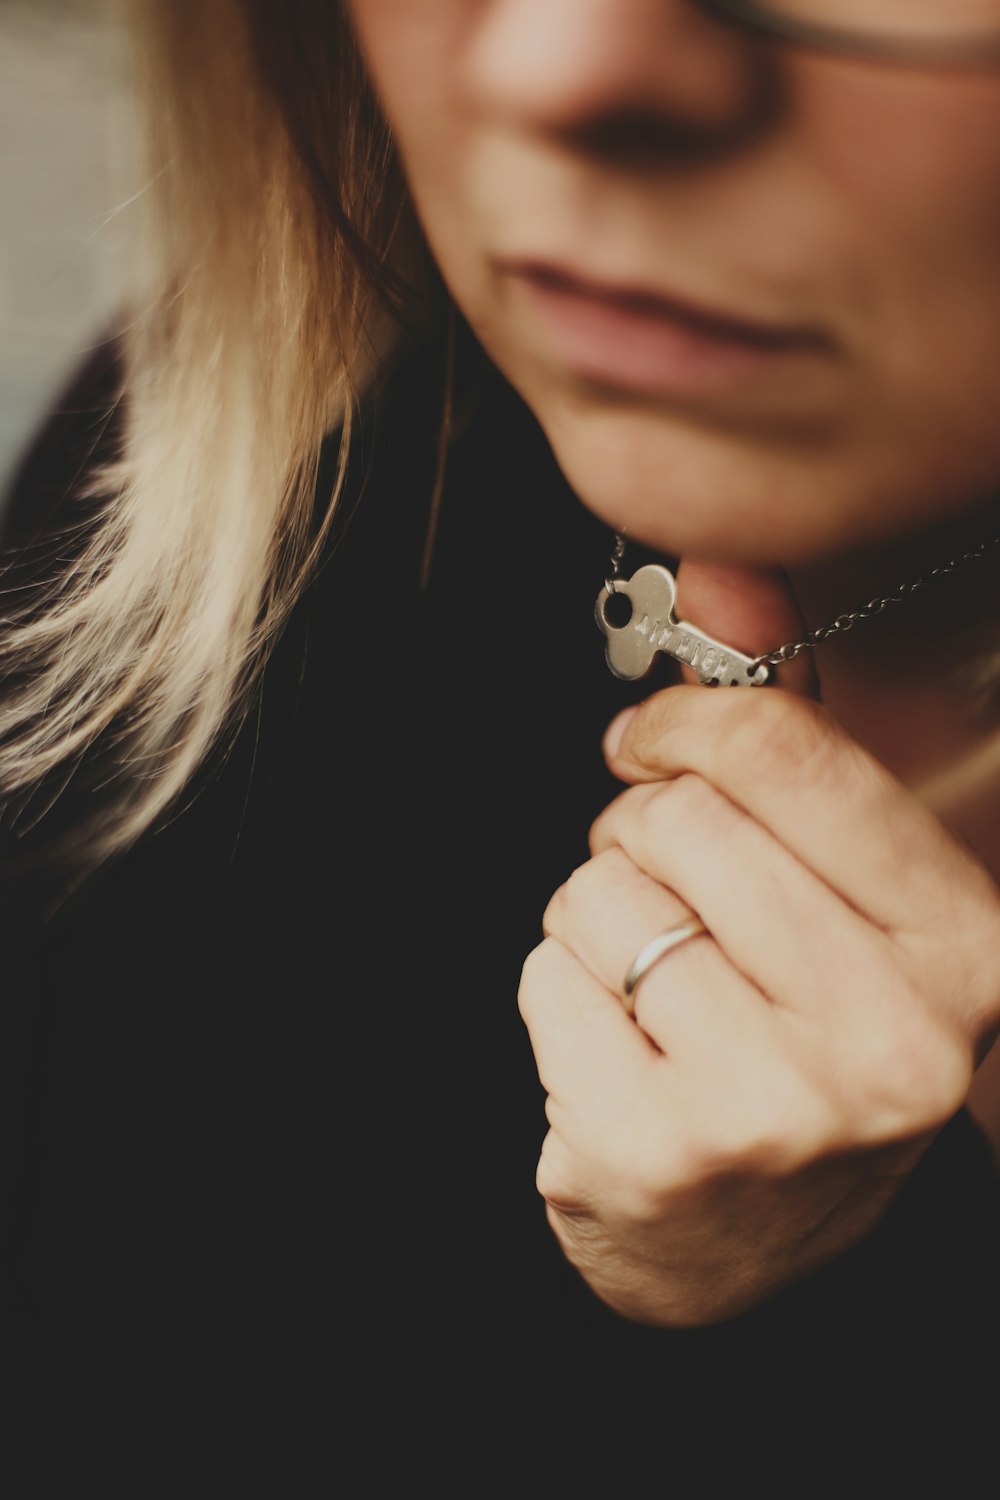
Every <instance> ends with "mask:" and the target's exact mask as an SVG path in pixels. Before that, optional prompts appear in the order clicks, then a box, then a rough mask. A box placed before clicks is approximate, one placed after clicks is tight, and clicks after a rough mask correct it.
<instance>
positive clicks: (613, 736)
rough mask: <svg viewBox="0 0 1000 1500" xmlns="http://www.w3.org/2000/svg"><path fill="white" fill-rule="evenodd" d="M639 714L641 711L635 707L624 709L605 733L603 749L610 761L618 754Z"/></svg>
mask: <svg viewBox="0 0 1000 1500" xmlns="http://www.w3.org/2000/svg"><path fill="white" fill-rule="evenodd" d="M638 712H639V710H638V708H637V707H636V706H635V705H633V706H632V707H631V708H623V709H622V711H621V713H620V714H616V715H615V717H614V718H613V719H612V720H611V723H610V724H609V725H608V727H607V729H606V730H605V731H604V741H603V746H602V748H603V750H604V754H605V756H606V758H607V759H608V760H612V759H613V758H614V757H615V756H616V755H617V754H618V751H619V748H620V746H621V742H622V740H623V739H624V738H625V731H626V729H627V728H628V726H629V724H630V723H631V722H632V720H633V719H634V718H635V716H636V714H637V713H638Z"/></svg>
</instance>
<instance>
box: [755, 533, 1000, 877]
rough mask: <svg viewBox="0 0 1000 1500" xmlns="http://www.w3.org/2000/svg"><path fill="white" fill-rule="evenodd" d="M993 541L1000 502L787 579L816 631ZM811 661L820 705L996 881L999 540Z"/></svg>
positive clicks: (999, 855) (999, 871) (999, 840)
mask: <svg viewBox="0 0 1000 1500" xmlns="http://www.w3.org/2000/svg"><path fill="white" fill-rule="evenodd" d="M993 536H1000V504H998V505H994V506H992V507H990V508H989V509H988V510H980V511H978V512H977V513H976V514H975V515H969V516H964V517H962V518H961V519H960V520H959V521H957V522H953V523H952V524H951V525H949V526H948V527H939V528H936V529H935V530H934V531H933V532H930V531H928V532H925V533H922V534H921V535H920V536H918V537H908V538H906V539H904V540H901V541H895V542H892V543H888V544H885V545H882V546H880V547H878V548H873V549H870V550H866V551H865V552H859V553H855V554H851V555H850V556H846V557H840V558H837V559H835V560H833V561H830V562H823V563H817V564H811V565H809V566H807V567H802V568H796V569H791V570H790V571H789V578H790V582H791V585H792V588H793V590H794V592H795V594H796V597H797V599H798V601H799V604H800V606H801V609H802V612H803V615H804V617H805V619H806V621H807V623H808V625H809V626H810V627H811V628H813V629H815V628H816V627H817V626H820V625H824V624H827V623H829V622H830V621H831V620H833V619H835V618H836V617H837V616H838V615H840V614H843V613H845V612H848V611H851V610H854V609H856V608H857V607H858V606H859V605H861V604H864V603H866V602H867V601H868V600H870V599H874V598H879V597H882V596H884V595H888V594H891V593H893V592H895V591H896V590H897V589H898V588H899V586H900V585H901V584H903V583H906V582H909V581H910V580H911V579H914V578H917V577H920V576H923V575H926V574H927V573H928V572H929V571H930V569H931V568H932V567H935V566H940V565H942V564H944V563H946V562H948V561H950V560H951V559H952V558H956V557H960V556H961V555H962V554H963V553H965V552H968V551H970V550H971V549H973V548H974V547H976V546H977V544H978V543H980V542H982V541H984V540H985V539H987V538H992V537H993ZM815 662H816V668H817V671H818V673H819V678H820V683H821V686H822V693H823V699H824V702H825V703H826V704H827V705H828V707H829V708H830V710H831V712H832V713H833V714H834V715H835V717H836V718H837V719H838V720H839V721H840V722H841V723H842V724H843V726H844V728H845V729H846V730H847V731H848V733H849V734H851V735H852V736H853V738H855V739H856V740H857V741H858V742H859V743H860V744H862V745H864V746H865V748H867V749H869V750H870V751H871V752H872V754H874V755H875V756H876V757H877V758H878V759H879V760H880V761H882V762H883V764H884V765H886V766H888V767H889V769H890V770H892V771H893V772H894V773H895V774H896V775H897V776H899V778H900V779H901V780H902V781H904V782H905V783H906V784H907V785H908V786H910V787H912V788H913V789H914V791H916V792H918V793H919V795H920V796H921V797H924V798H926V800H928V802H929V803H931V804H932V805H933V806H934V807H935V810H936V811H937V812H939V814H940V815H941V816H942V817H945V818H946V820H949V819H951V818H955V819H958V820H959V826H957V827H956V832H959V833H961V834H962V835H963V836H964V837H966V838H967V839H968V840H969V842H971V843H972V844H973V846H974V847H976V848H977V850H978V852H979V853H980V855H981V857H982V858H984V859H985V860H986V862H987V863H988V864H989V865H990V867H991V869H993V871H994V874H995V875H996V876H997V878H1000V546H998V547H996V548H994V549H991V550H990V551H988V552H987V554H986V556H984V557H983V558H980V559H976V560H973V561H970V562H967V563H963V564H961V565H960V566H959V567H958V568H957V569H956V570H955V571H954V572H953V573H951V574H949V575H947V576H943V577H939V578H937V579H935V580H934V581H933V582H931V583H928V584H927V585H926V586H925V587H922V588H919V589H917V590H916V592H915V593H913V594H912V595H910V596H909V597H908V598H905V599H904V600H903V601H902V602H900V603H893V604H890V605H889V606H888V607H887V608H886V609H885V610H884V612H883V613H881V614H880V615H877V616H875V617H873V618H871V619H869V620H863V621H859V622H858V623H857V624H855V625H854V626H853V628H852V629H851V630H850V631H848V632H845V633H842V634H836V635H833V636H831V637H829V638H828V639H827V640H826V641H825V642H823V643H822V644H821V645H820V646H818V647H817V648H816V654H815ZM779 676H780V671H779ZM991 684H995V686H992V687H991ZM994 824H996V825H997V826H996V828H995V829H993V828H992V825H994ZM994 832H995V834H996V837H994ZM980 844H982V845H983V847H980Z"/></svg>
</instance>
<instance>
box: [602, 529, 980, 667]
mask: <svg viewBox="0 0 1000 1500" xmlns="http://www.w3.org/2000/svg"><path fill="white" fill-rule="evenodd" d="M996 547H1000V536H992V537H987V538H986V539H985V540H984V541H982V542H979V543H978V544H977V545H976V546H975V547H973V548H972V549H971V550H970V551H968V552H962V553H960V554H959V556H957V557H952V558H949V560H948V561H947V562H944V563H939V564H938V565H937V567H934V568H930V569H928V571H927V572H926V573H921V574H920V576H919V577H918V578H911V579H910V580H909V581H908V582H907V583H901V584H900V585H899V586H898V588H895V589H894V590H893V592H892V593H891V594H882V595H878V596H876V598H874V599H869V601H868V603H867V604H862V605H859V607H858V608H857V609H852V610H849V611H848V612H847V613H846V614H842V615H838V616H837V618H836V619H835V620H831V621H830V623H829V625H820V626H818V627H817V629H815V630H807V631H806V633H805V635H804V636H803V637H802V639H801V640H800V641H787V642H786V643H785V645H783V646H775V647H774V649H773V650H771V651H765V652H763V653H762V655H760V656H756V657H754V659H753V662H752V663H751V665H750V667H749V669H748V670H749V671H750V672H751V673H752V672H754V671H755V670H756V669H757V668H758V667H777V666H780V665H781V663H782V662H786V661H794V660H795V658H796V657H797V656H798V655H799V653H800V652H802V651H807V650H812V649H814V648H815V647H816V646H820V645H822V643H823V642H824V641H825V640H828V639H829V638H830V636H831V635H842V634H844V633H845V632H846V631H848V630H853V628H854V626H855V625H857V623H858V621H859V620H871V619H873V618H874V616H875V615H880V614H881V613H882V611H883V610H885V609H888V608H889V605H890V604H902V603H903V601H904V600H906V599H909V597H910V595H911V594H915V593H916V592H917V590H918V589H922V588H927V586H928V585H929V584H932V583H936V582H937V580H938V579H939V578H945V577H947V575H948V574H949V573H954V572H955V571H956V570H957V569H958V568H961V567H963V566H964V564H965V563H970V562H978V561H979V560H980V559H981V558H984V557H986V556H987V555H988V554H989V553H990V552H992V551H993V549H994V548H996ZM624 555H625V538H624V537H623V536H622V535H621V534H620V533H618V532H616V533H615V545H614V551H613V552H612V554H611V572H610V575H609V578H608V585H607V586H608V592H609V593H613V592H614V583H615V581H616V580H617V579H618V578H620V577H621V562H622V558H623V557H624Z"/></svg>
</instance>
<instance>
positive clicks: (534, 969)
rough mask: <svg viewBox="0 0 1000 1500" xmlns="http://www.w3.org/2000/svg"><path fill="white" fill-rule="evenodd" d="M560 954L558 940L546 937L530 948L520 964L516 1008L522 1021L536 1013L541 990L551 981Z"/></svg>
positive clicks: (528, 1020) (529, 1018) (555, 971)
mask: <svg viewBox="0 0 1000 1500" xmlns="http://www.w3.org/2000/svg"><path fill="white" fill-rule="evenodd" d="M560 956H561V948H560V945H559V942H558V940H557V939H556V938H553V937H546V938H543V939H542V941H541V942H540V943H539V944H537V946H536V947H534V948H532V950H531V952H530V953H529V954H528V955H527V957H526V958H525V960H524V963H523V964H522V965H521V978H520V981H519V983H518V986H517V1008H518V1010H519V1011H520V1013H521V1018H522V1020H523V1021H525V1022H530V1020H531V1018H532V1017H533V1016H534V1015H536V1014H537V1011H538V1006H539V1003H540V1001H541V998H542V994H543V991H544V990H545V989H546V988H547V987H548V986H549V985H550V984H551V983H552V981H553V979H554V978H555V976H556V973H557V971H558V967H559V961H560Z"/></svg>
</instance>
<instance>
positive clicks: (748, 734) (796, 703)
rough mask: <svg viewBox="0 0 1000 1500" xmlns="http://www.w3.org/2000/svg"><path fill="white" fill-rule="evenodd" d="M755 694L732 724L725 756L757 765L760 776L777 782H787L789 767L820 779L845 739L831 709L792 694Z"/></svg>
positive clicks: (755, 768) (755, 770)
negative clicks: (831, 713) (838, 728)
mask: <svg viewBox="0 0 1000 1500" xmlns="http://www.w3.org/2000/svg"><path fill="white" fill-rule="evenodd" d="M750 696H751V702H750V703H748V704H746V705H744V704H743V703H741V704H740V707H741V709H743V712H742V713H741V714H740V716H739V717H738V718H737V717H736V716H734V722H733V724H732V725H731V726H730V727H729V731H728V733H727V735H726V738H725V748H724V753H725V755H726V758H727V759H729V760H732V761H733V762H734V763H736V764H738V765H742V764H748V765H749V764H752V765H753V768H754V772H755V774H757V775H761V776H765V777H767V778H768V779H773V780H776V781H784V780H785V779H786V778H787V777H788V774H789V772H790V771H792V772H793V773H794V774H796V775H797V776H799V775H800V776H802V777H803V778H808V779H810V780H813V781H815V780H817V779H821V778H822V774H823V771H824V769H825V766H826V764H827V763H828V762H829V761H830V760H831V759H832V758H833V756H834V754H835V753H836V750H837V748H838V746H839V745H840V743H841V735H840V734H839V732H838V730H837V727H836V724H835V722H834V720H833V718H832V717H831V715H830V713H829V711H828V710H827V709H826V708H824V707H823V705H822V704H821V703H817V702H815V701H814V700H813V699H811V698H800V697H798V696H797V695H795V694H792V693H776V692H770V693H757V694H752V695H750Z"/></svg>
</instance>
